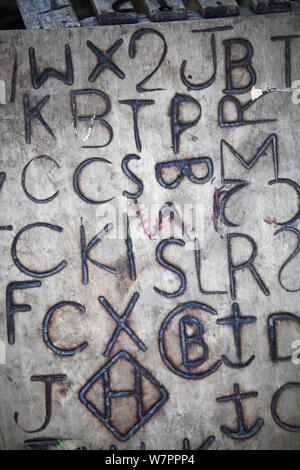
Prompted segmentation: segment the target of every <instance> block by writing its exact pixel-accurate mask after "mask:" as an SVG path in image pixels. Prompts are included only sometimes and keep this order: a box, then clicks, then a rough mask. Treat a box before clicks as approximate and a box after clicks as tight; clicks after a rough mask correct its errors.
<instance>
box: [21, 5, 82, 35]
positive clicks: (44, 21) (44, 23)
mask: <svg viewBox="0 0 300 470" xmlns="http://www.w3.org/2000/svg"><path fill="white" fill-rule="evenodd" d="M17 4H18V8H19V10H20V13H21V16H22V19H23V21H24V24H25V26H26V29H56V28H68V27H74V26H80V23H79V22H78V18H77V16H76V13H75V11H74V9H73V7H72V4H71V2H70V1H68V0H26V1H24V0H17Z"/></svg>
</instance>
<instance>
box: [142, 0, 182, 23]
mask: <svg viewBox="0 0 300 470" xmlns="http://www.w3.org/2000/svg"><path fill="white" fill-rule="evenodd" d="M142 2H143V4H144V6H145V8H146V11H147V13H148V15H149V18H150V20H151V21H176V20H186V19H187V11H186V9H185V6H184V4H183V2H182V1H181V0H168V1H165V0H162V1H159V0H142Z"/></svg>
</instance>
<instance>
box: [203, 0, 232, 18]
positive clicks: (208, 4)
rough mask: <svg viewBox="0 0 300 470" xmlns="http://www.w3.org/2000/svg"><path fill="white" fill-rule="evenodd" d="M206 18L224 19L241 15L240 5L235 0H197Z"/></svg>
mask: <svg viewBox="0 0 300 470" xmlns="http://www.w3.org/2000/svg"><path fill="white" fill-rule="evenodd" d="M196 2H197V4H198V6H199V10H200V13H201V15H202V16H203V17H204V18H222V17H227V16H237V15H239V14H240V8H239V5H238V4H237V2H236V1H235V0H196Z"/></svg>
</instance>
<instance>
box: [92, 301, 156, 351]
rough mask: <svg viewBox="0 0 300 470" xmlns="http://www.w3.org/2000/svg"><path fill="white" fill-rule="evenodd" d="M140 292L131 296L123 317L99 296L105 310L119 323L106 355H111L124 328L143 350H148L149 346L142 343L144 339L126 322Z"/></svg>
mask: <svg viewBox="0 0 300 470" xmlns="http://www.w3.org/2000/svg"><path fill="white" fill-rule="evenodd" d="M139 296H140V295H139V293H138V292H135V293H134V294H133V297H132V298H131V300H130V302H129V304H128V305H127V307H126V311H125V313H124V314H123V316H122V317H120V316H119V315H118V314H117V313H116V312H115V311H114V309H113V308H112V306H111V305H110V304H109V303H108V302H107V300H106V299H105V298H104V297H101V296H100V297H99V302H100V303H101V304H102V305H103V307H104V308H105V310H107V312H108V313H109V314H110V315H111V316H112V317H113V319H114V320H115V322H116V323H117V327H116V329H115V331H114V333H113V335H112V337H111V339H110V341H109V343H108V345H107V348H106V350H105V353H104V356H109V354H110V352H111V350H112V348H113V347H114V344H115V342H116V341H117V339H118V336H119V334H120V333H121V331H122V330H124V331H126V333H127V334H128V336H130V338H131V339H132V340H133V341H134V342H135V344H136V345H137V346H138V347H139V348H140V349H141V350H142V351H147V349H148V348H146V346H145V345H144V343H142V341H141V340H140V339H139V338H138V336H137V335H136V334H135V333H134V331H132V329H131V328H130V327H129V326H128V325H127V324H126V321H127V319H128V317H129V315H130V314H131V312H132V310H133V308H134V306H135V304H136V301H137V299H138V298H139Z"/></svg>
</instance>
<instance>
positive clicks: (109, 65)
mask: <svg viewBox="0 0 300 470" xmlns="http://www.w3.org/2000/svg"><path fill="white" fill-rule="evenodd" d="M122 44H123V39H119V40H118V41H117V42H115V43H114V44H113V45H112V46H111V47H110V48H108V49H107V51H105V52H104V51H102V50H101V49H99V48H98V47H96V46H95V44H93V43H92V42H91V41H87V42H86V45H87V46H88V47H89V48H90V49H91V51H93V52H94V54H95V55H96V57H97V59H98V64H97V65H96V67H95V69H94V70H93V72H92V73H91V75H90V76H89V81H90V82H94V81H95V80H97V78H98V77H99V75H100V73H102V72H103V70H105V69H109V70H111V71H112V72H114V73H115V74H116V75H117V76H118V77H119V78H125V74H124V73H123V72H122V70H120V69H119V68H118V67H117V66H116V64H114V63H113V62H112V60H111V58H112V55H113V54H114V53H115V52H116V51H117V50H118V49H119V47H120V46H121V45H122Z"/></svg>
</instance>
